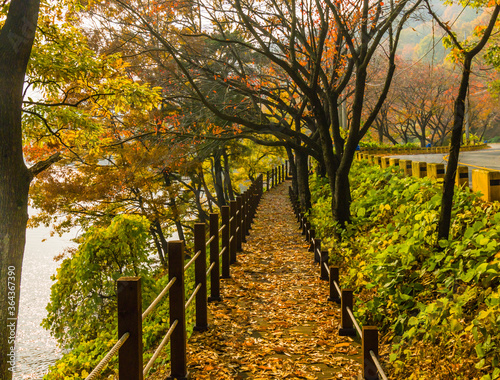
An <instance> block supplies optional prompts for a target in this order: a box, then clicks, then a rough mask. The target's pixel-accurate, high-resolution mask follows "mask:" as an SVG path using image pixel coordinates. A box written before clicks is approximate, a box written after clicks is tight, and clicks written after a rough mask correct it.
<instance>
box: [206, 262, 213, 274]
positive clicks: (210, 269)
mask: <svg viewBox="0 0 500 380" xmlns="http://www.w3.org/2000/svg"><path fill="white" fill-rule="evenodd" d="M214 266H215V261H214V262H213V263H212V264H211V265H210V267H209V268H208V270H207V276H208V274H209V273H210V272H211V271H212V269H214Z"/></svg>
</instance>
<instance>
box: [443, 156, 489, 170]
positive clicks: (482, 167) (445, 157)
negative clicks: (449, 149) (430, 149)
mask: <svg viewBox="0 0 500 380" xmlns="http://www.w3.org/2000/svg"><path fill="white" fill-rule="evenodd" d="M449 156H450V155H449V154H447V155H446V156H443V160H445V161H446V162H448V157H449ZM458 164H459V165H465V166H470V167H471V168H476V169H481V170H488V171H493V172H496V171H497V169H491V168H485V167H484V166H477V165H472V164H465V163H463V162H460V161H459V162H458Z"/></svg>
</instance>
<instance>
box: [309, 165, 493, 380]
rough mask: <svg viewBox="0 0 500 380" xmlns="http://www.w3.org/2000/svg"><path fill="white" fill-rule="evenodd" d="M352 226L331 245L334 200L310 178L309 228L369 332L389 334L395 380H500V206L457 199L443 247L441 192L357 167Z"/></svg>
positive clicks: (471, 197) (460, 194)
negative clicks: (440, 236)
mask: <svg viewBox="0 0 500 380" xmlns="http://www.w3.org/2000/svg"><path fill="white" fill-rule="evenodd" d="M351 184H352V189H353V193H352V199H353V202H352V208H351V212H352V214H353V223H352V225H349V226H348V227H347V230H346V231H344V232H342V233H341V237H342V239H341V241H339V240H338V239H335V238H334V235H335V230H336V226H335V224H334V222H333V221H332V219H331V217H330V214H331V212H330V204H331V196H330V194H329V190H328V185H327V183H326V181H325V180H323V179H321V178H313V180H312V188H313V198H314V199H313V201H314V206H313V210H312V212H311V214H312V215H311V216H312V223H313V224H314V225H315V228H316V231H317V234H318V235H319V237H321V238H322V239H323V244H326V246H327V247H328V248H329V249H330V261H331V262H332V261H333V262H334V263H336V264H339V265H340V266H341V267H342V270H341V273H343V275H341V282H342V287H344V288H346V287H352V288H353V289H355V293H356V294H357V295H356V297H355V298H356V299H357V303H356V305H355V310H356V314H357V316H358V317H359V318H360V320H361V321H362V323H363V324H366V325H376V326H378V327H379V328H380V329H381V330H382V333H381V335H382V337H383V341H384V343H385V344H386V347H385V350H383V352H386V353H387V355H385V357H384V358H383V359H384V362H385V363H386V366H387V367H388V372H389V373H390V374H391V378H393V379H403V378H404V379H431V378H432V379H454V380H455V379H468V380H469V379H481V380H487V379H497V378H499V377H500V364H499V359H500V350H499V348H500V306H499V304H500V292H499V290H498V284H499V282H500V267H499V263H500V252H499V242H500V223H499V222H500V204H499V203H498V202H496V203H485V202H483V201H482V200H480V199H479V197H478V195H477V194H474V193H472V192H471V191H470V190H469V189H460V190H457V192H456V195H455V204H454V213H453V225H452V238H451V240H450V241H441V242H439V245H438V246H439V248H436V246H437V244H436V235H437V233H436V229H437V223H438V218H439V206H440V200H441V186H440V184H439V183H437V182H436V181H434V180H430V179H426V178H425V179H416V178H413V177H404V176H403V175H402V173H400V172H399V171H398V169H396V168H389V169H380V168H378V167H372V166H367V165H366V164H363V163H355V164H354V166H353V169H352V172H351Z"/></svg>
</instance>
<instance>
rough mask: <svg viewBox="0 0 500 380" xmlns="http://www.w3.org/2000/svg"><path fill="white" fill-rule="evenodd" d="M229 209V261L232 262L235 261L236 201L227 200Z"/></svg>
mask: <svg viewBox="0 0 500 380" xmlns="http://www.w3.org/2000/svg"><path fill="white" fill-rule="evenodd" d="M229 210H230V222H229V263H230V264H234V263H235V262H236V249H237V241H236V239H237V238H236V226H237V223H236V201H230V202H229Z"/></svg>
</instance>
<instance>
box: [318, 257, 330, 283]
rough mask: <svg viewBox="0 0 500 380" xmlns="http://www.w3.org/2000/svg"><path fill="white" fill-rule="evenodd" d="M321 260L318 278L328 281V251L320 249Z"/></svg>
mask: <svg viewBox="0 0 500 380" xmlns="http://www.w3.org/2000/svg"><path fill="white" fill-rule="evenodd" d="M320 259H321V261H320V263H319V265H320V278H321V279H322V280H324V281H328V279H329V278H330V276H329V275H328V269H329V268H328V251H321V258H320Z"/></svg>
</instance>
